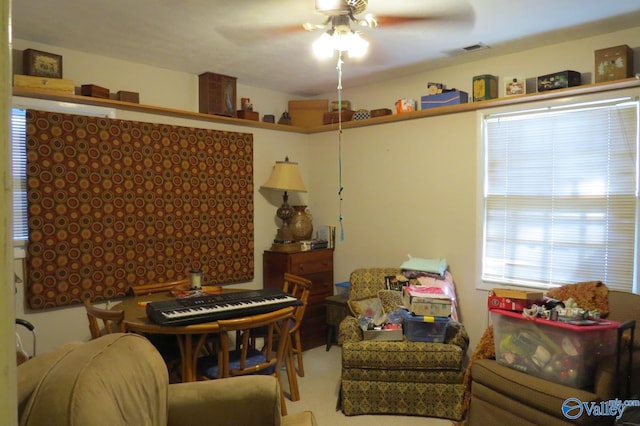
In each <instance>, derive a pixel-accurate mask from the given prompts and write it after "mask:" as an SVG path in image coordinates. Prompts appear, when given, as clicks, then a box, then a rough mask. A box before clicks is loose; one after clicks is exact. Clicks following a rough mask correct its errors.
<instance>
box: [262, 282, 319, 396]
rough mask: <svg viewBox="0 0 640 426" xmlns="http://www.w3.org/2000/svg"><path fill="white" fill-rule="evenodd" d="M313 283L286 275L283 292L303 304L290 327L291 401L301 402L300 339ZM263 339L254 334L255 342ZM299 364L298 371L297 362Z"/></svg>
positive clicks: (302, 374)
mask: <svg viewBox="0 0 640 426" xmlns="http://www.w3.org/2000/svg"><path fill="white" fill-rule="evenodd" d="M311 285H312V283H311V281H309V280H308V279H306V278H302V277H300V276H298V275H294V274H291V273H288V272H285V274H284V283H283V286H282V291H284V292H285V293H287V294H289V295H291V296H293V297H295V298H297V299H298V300H300V302H302V303H301V304H300V305H298V306H295V307H294V311H293V317H292V320H291V324H290V326H289V345H288V347H287V350H286V353H285V359H284V361H285V366H286V368H287V378H288V380H289V394H290V395H289V396H290V399H291V401H298V400H300V391H299V390H298V379H297V377H296V375H299V376H300V377H304V364H303V363H302V342H301V339H300V325H301V324H302V319H303V318H304V313H305V311H306V308H307V303H308V301H309V295H310V294H311ZM259 337H262V336H261V333H260V332H259V331H258V330H256V331H255V332H254V333H253V338H252V339H253V341H255V339H257V338H259ZM296 360H297V362H298V368H297V369H296V366H295V364H296V363H295V361H296Z"/></svg>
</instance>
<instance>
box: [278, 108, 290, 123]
mask: <svg viewBox="0 0 640 426" xmlns="http://www.w3.org/2000/svg"><path fill="white" fill-rule="evenodd" d="M278 124H291V116H290V115H289V112H288V111H285V112H283V113H282V116H281V117H280V120H278Z"/></svg>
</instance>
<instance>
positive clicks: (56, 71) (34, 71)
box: [22, 49, 62, 78]
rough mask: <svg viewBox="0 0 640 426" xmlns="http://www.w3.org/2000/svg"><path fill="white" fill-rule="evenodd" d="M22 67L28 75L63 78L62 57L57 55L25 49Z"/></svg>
mask: <svg viewBox="0 0 640 426" xmlns="http://www.w3.org/2000/svg"><path fill="white" fill-rule="evenodd" d="M22 66H23V70H22V71H23V73H24V74H26V75H32V76H38V77H49V78H62V56H61V55H56V54H55V53H49V52H42V51H40V50H35V49H25V50H24V51H23V52H22Z"/></svg>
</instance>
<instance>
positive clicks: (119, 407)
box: [18, 333, 316, 426]
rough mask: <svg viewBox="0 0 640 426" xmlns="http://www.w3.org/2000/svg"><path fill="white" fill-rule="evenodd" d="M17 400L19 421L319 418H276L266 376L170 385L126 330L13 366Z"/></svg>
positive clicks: (152, 354)
mask: <svg viewBox="0 0 640 426" xmlns="http://www.w3.org/2000/svg"><path fill="white" fill-rule="evenodd" d="M18 404H19V406H18V415H19V419H20V425H43V426H44V425H47V426H48V425H56V426H65V425H91V426H102V425H104V426H115V425H125V424H126V425H136V426H147V425H148V426H151V425H154V426H159V425H162V426H165V425H190V426H197V425H212V424H215V425H222V426H224V425H229V426H236V425H243V426H251V425H255V426H265V425H274V426H277V425H316V422H315V419H314V417H313V414H312V413H311V412H303V413H298V414H290V415H288V416H284V417H281V415H280V393H279V391H278V382H277V380H276V379H275V378H273V377H271V376H245V377H237V378H229V379H220V380H211V381H205V382H195V383H179V384H169V382H168V373H167V368H166V366H165V364H164V362H163V360H162V357H161V356H160V354H159V353H158V352H157V351H156V349H155V348H154V346H153V345H151V343H149V341H147V340H146V339H145V338H144V337H142V336H139V335H136V334H123V333H116V334H110V335H107V336H104V337H101V338H98V339H96V340H92V341H90V342H87V343H70V344H67V345H64V346H62V347H60V348H57V349H56V350H54V351H52V352H49V353H46V354H42V355H38V356H37V357H35V358H33V359H31V360H29V361H27V362H25V363H23V364H21V365H20V366H18Z"/></svg>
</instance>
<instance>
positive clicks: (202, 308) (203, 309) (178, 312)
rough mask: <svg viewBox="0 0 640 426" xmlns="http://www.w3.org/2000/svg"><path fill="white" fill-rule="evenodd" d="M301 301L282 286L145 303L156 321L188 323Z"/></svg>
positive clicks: (297, 303) (233, 316) (148, 314)
mask: <svg viewBox="0 0 640 426" xmlns="http://www.w3.org/2000/svg"><path fill="white" fill-rule="evenodd" d="M301 304H302V302H300V300H299V299H298V298H296V297H293V296H291V295H289V294H287V293H285V292H283V291H282V290H276V289H262V290H249V291H239V292H234V293H223V294H201V295H194V296H186V297H181V298H176V299H171V300H162V301H158V302H150V303H148V304H147V317H148V318H149V320H151V321H152V322H154V323H156V324H159V325H189V324H198V323H203V322H211V321H218V320H221V319H228V318H237V317H243V316H249V315H257V314H263V313H266V312H271V311H275V310H278V309H281V308H285V307H287V306H296V305H301Z"/></svg>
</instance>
